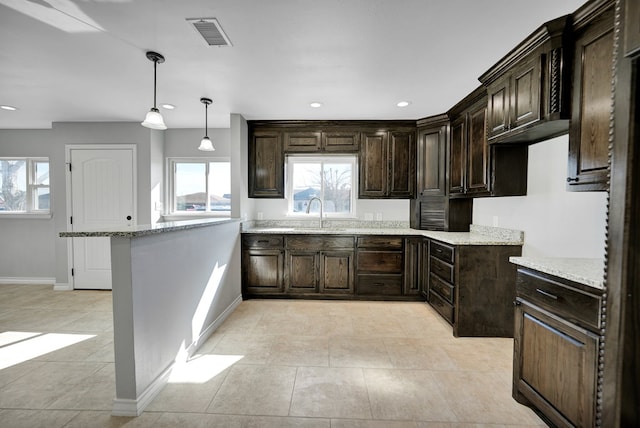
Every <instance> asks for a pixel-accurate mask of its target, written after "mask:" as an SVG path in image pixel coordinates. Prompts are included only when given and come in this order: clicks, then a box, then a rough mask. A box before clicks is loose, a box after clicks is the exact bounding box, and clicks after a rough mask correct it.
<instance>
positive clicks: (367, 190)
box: [359, 132, 389, 198]
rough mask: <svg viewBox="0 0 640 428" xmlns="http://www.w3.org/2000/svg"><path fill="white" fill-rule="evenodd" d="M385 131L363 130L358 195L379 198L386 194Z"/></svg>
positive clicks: (387, 170) (387, 173)
mask: <svg viewBox="0 0 640 428" xmlns="http://www.w3.org/2000/svg"><path fill="white" fill-rule="evenodd" d="M388 159H389V155H388V136H387V133H386V132H364V133H362V141H361V148H360V178H359V180H360V192H359V193H360V197H361V198H380V197H384V196H386V194H387V181H388V176H389V163H388Z"/></svg>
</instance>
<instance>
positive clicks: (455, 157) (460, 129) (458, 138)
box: [449, 115, 467, 194]
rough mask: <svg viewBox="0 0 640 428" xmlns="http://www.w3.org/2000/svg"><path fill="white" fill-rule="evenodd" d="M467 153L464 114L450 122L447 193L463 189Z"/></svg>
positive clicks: (458, 191) (462, 190)
mask: <svg viewBox="0 0 640 428" xmlns="http://www.w3.org/2000/svg"><path fill="white" fill-rule="evenodd" d="M466 153H467V126H466V115H463V116H461V117H459V118H458V119H456V120H455V121H454V122H452V123H451V149H450V151H449V193H450V194H462V193H464V191H465V169H466V156H465V155H466Z"/></svg>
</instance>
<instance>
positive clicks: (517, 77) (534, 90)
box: [509, 55, 542, 131]
mask: <svg viewBox="0 0 640 428" xmlns="http://www.w3.org/2000/svg"><path fill="white" fill-rule="evenodd" d="M540 71H541V57H540V55H532V57H531V58H530V59H528V60H527V61H525V62H524V63H522V64H520V65H519V66H518V67H517V68H516V69H515V70H514V71H513V74H512V76H511V102H510V105H509V115H510V119H509V130H510V131H512V130H514V129H516V128H519V127H521V126H524V125H528V124H530V123H533V122H536V121H538V120H540V117H541V111H540V107H541V104H540V92H541V90H542V85H541V83H542V76H541V74H540Z"/></svg>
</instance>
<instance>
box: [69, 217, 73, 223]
mask: <svg viewBox="0 0 640 428" xmlns="http://www.w3.org/2000/svg"><path fill="white" fill-rule="evenodd" d="M69 224H73V216H71V217H69Z"/></svg>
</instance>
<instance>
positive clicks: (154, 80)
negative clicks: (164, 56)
mask: <svg viewBox="0 0 640 428" xmlns="http://www.w3.org/2000/svg"><path fill="white" fill-rule="evenodd" d="M157 67H158V60H157V59H154V60H153V108H154V109H156V110H157V109H158V108H157V107H156V68H157Z"/></svg>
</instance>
